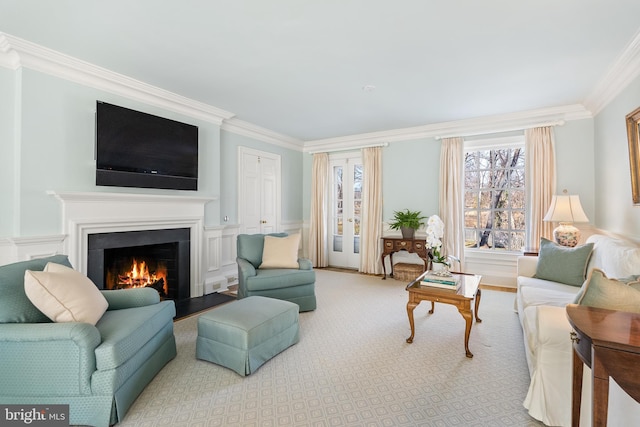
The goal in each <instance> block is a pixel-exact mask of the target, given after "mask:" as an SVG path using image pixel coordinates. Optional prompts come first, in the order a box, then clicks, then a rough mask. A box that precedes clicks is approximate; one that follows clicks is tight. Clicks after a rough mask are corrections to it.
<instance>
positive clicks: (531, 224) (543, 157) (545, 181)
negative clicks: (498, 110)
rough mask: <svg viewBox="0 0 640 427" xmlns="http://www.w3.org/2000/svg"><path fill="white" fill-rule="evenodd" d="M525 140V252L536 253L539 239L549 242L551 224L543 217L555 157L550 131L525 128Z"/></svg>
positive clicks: (551, 190)
mask: <svg viewBox="0 0 640 427" xmlns="http://www.w3.org/2000/svg"><path fill="white" fill-rule="evenodd" d="M524 139H525V162H526V163H525V181H526V184H525V185H526V188H527V202H526V203H527V204H526V210H527V212H526V218H527V221H526V225H525V227H526V235H527V241H526V248H525V249H526V250H530V251H537V250H538V248H539V246H540V238H541V237H545V238H547V239H552V235H553V224H552V223H551V222H544V221H542V218H544V216H545V214H546V213H547V209H549V205H550V204H551V199H552V197H553V195H554V194H555V192H556V157H555V141H554V135H553V128H552V127H550V126H546V127H539V128H532V129H527V130H525V132H524Z"/></svg>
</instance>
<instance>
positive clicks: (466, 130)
mask: <svg viewBox="0 0 640 427" xmlns="http://www.w3.org/2000/svg"><path fill="white" fill-rule="evenodd" d="M592 117H593V115H592V114H591V112H590V111H588V110H587V109H586V108H585V107H584V106H583V105H581V104H572V105H565V106H560V107H552V108H543V109H538V110H529V111H521V112H516V113H509V114H501V115H495V116H485V117H478V118H473V119H466V120H457V121H451V122H444V123H435V124H430V125H424V126H416V127H410V128H403V129H394V130H388V131H381V132H372V133H364V134H359V135H350V136H344V137H337V138H328V139H321V140H316V141H308V142H306V143H305V150H304V151H305V152H319V151H333V150H337V149H345V148H348V147H350V146H353V147H357V146H361V145H362V144H363V143H365V144H379V143H384V142H397V141H409V140H415V139H421V138H436V139H440V138H446V137H450V136H472V135H482V134H490V133H500V132H508V131H514V130H523V129H529V128H533V127H539V126H551V125H561V124H563V123H564V122H565V121H569V120H582V119H587V118H592Z"/></svg>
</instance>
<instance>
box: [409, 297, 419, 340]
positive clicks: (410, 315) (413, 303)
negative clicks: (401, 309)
mask: <svg viewBox="0 0 640 427" xmlns="http://www.w3.org/2000/svg"><path fill="white" fill-rule="evenodd" d="M417 306H418V303H416V302H413V301H409V302H408V303H407V315H408V316H409V326H411V336H410V337H409V338H407V342H408V343H409V344H411V343H412V342H413V337H414V335H415V333H416V326H415V324H414V323H413V310H414V309H415V308H416V307H417Z"/></svg>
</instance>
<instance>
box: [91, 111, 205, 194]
mask: <svg viewBox="0 0 640 427" xmlns="http://www.w3.org/2000/svg"><path fill="white" fill-rule="evenodd" d="M96 185H105V186H115V187H140V188H165V189H172V190H197V189H198V127H197V126H193V125H190V124H187V123H181V122H177V121H175V120H170V119H165V118H162V117H158V116H154V115H151V114H147V113H142V112H140V111H135V110H130V109H128V108H124V107H119V106H117V105H112V104H108V103H106V102H102V101H97V105H96Z"/></svg>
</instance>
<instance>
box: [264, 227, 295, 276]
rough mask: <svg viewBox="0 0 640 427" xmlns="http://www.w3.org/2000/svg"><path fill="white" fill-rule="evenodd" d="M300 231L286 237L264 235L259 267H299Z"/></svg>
mask: <svg viewBox="0 0 640 427" xmlns="http://www.w3.org/2000/svg"><path fill="white" fill-rule="evenodd" d="M299 246H300V233H296V234H291V235H289V236H286V237H275V236H264V249H263V250H262V263H261V264H260V267H259V268H298V247H299Z"/></svg>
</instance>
